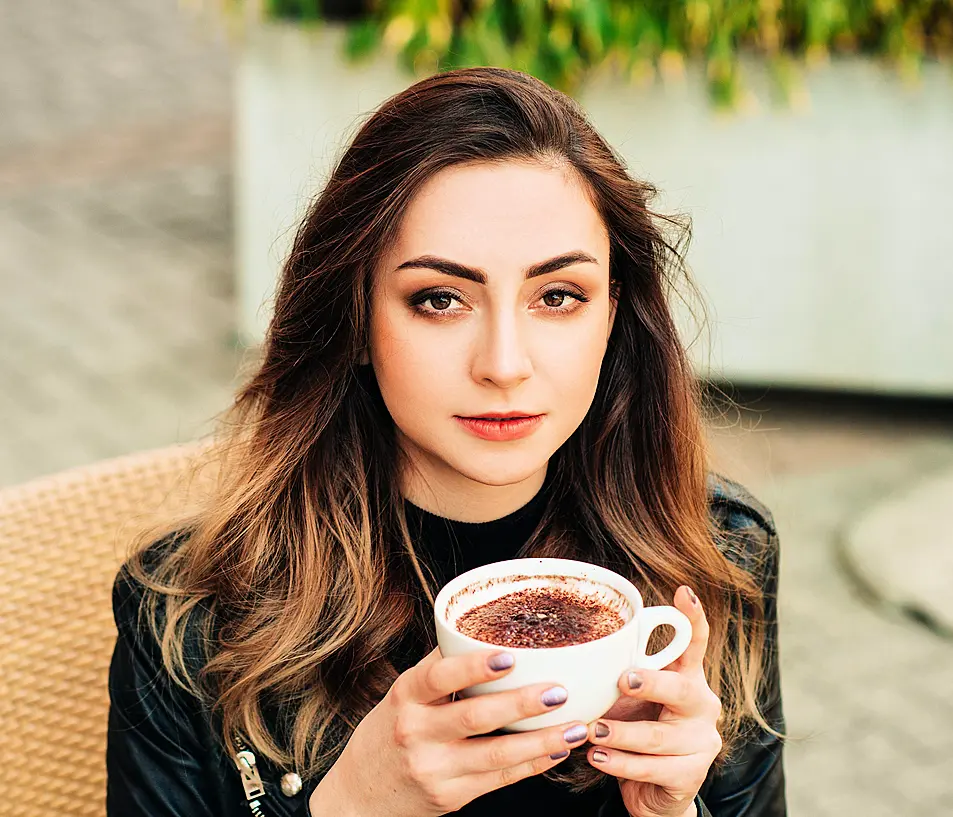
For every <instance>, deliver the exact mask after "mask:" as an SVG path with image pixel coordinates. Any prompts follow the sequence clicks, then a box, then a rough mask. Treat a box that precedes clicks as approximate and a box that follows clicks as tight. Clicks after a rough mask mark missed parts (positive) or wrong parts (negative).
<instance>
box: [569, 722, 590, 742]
mask: <svg viewBox="0 0 953 817" xmlns="http://www.w3.org/2000/svg"><path fill="white" fill-rule="evenodd" d="M588 734H589V730H588V729H587V728H586V727H585V726H583V725H582V724H581V723H577V724H576V725H575V726H570V727H569V728H568V729H567V730H566V731H565V732H563V740H564V741H566V743H579V741H581V740H583V739H584V738H585V737H586V736H587V735H588Z"/></svg>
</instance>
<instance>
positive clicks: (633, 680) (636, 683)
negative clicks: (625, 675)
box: [629, 672, 642, 689]
mask: <svg viewBox="0 0 953 817" xmlns="http://www.w3.org/2000/svg"><path fill="white" fill-rule="evenodd" d="M641 687H642V678H641V676H640V675H639V674H638V673H637V672H630V673H629V689H641Z"/></svg>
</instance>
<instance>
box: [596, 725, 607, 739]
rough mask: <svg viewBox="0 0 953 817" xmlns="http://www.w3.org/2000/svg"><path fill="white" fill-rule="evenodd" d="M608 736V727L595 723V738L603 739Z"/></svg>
mask: <svg viewBox="0 0 953 817" xmlns="http://www.w3.org/2000/svg"><path fill="white" fill-rule="evenodd" d="M608 735H609V727H608V726H606V725H605V724H604V723H603V722H602V721H599V722H598V723H596V737H597V738H604V737H608Z"/></svg>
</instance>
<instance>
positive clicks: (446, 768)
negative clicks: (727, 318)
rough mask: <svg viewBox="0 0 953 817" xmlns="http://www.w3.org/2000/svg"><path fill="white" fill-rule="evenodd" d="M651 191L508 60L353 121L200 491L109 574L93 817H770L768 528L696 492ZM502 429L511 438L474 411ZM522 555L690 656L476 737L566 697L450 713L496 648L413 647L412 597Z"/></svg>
mask: <svg viewBox="0 0 953 817" xmlns="http://www.w3.org/2000/svg"><path fill="white" fill-rule="evenodd" d="M652 194H653V191H652V189H651V188H650V187H649V186H647V185H645V184H643V183H640V182H636V181H633V180H632V179H631V178H630V177H629V176H628V175H627V174H626V172H625V170H624V168H623V166H622V164H621V162H620V161H619V159H618V158H617V157H616V156H615V155H614V154H613V152H612V151H611V150H610V148H609V147H608V146H607V145H606V144H605V142H604V141H603V140H602V139H601V138H600V137H599V136H598V135H597V134H596V133H595V131H594V130H593V129H592V127H591V126H590V125H589V124H588V123H587V122H586V120H585V118H584V116H583V114H582V113H581V112H580V110H579V108H578V107H577V106H576V105H575V104H574V103H573V102H572V101H571V100H570V99H569V98H567V97H566V96H565V95H563V94H560V93H558V92H556V91H554V90H553V89H551V88H550V87H548V86H547V85H545V84H544V83H542V82H539V81H538V80H536V79H533V78H532V77H529V76H527V75H525V74H521V73H518V72H514V71H506V70H500V69H494V68H477V69H471V70H460V71H452V72H447V73H443V74H438V75H436V76H433V77H430V78H429V79H425V80H423V81H421V82H418V83H417V84H416V85H414V86H413V87H411V88H409V89H408V90H406V91H405V92H403V93H401V94H399V95H397V96H396V97H394V98H392V99H391V100H389V101H387V102H386V103H385V104H384V105H383V106H382V107H381V108H380V109H379V110H378V111H377V112H376V113H375V115H374V116H372V117H371V118H370V119H369V120H368V121H367V122H366V123H365V124H364V125H363V127H362V128H361V130H360V132H359V133H358V134H357V136H356V137H355V139H354V141H353V143H352V144H351V145H350V146H349V147H348V149H347V151H346V152H345V154H344V156H343V158H342V159H341V160H340V163H339V164H338V166H337V168H336V170H335V172H334V173H333V175H332V177H331V179H330V181H329V183H328V184H327V186H326V188H325V189H324V191H323V192H322V193H321V195H320V196H319V197H318V198H317V199H316V200H315V202H314V203H313V205H312V206H311V208H310V211H309V212H308V214H307V216H306V217H305V219H304V221H303V223H302V224H301V226H300V228H299V230H298V233H297V236H296V239H295V242H294V246H293V249H292V251H291V254H290V256H289V258H288V260H287V263H286V264H285V267H284V270H283V273H282V277H281V280H280V284H279V287H278V292H277V296H276V304H275V314H274V319H273V320H272V323H271V326H270V329H269V331H268V336H267V339H266V342H265V346H264V350H263V352H264V354H263V359H262V361H261V364H260V367H259V368H258V370H257V372H256V373H255V374H254V376H253V377H252V378H251V379H250V382H249V383H248V384H247V385H246V386H245V387H244V388H243V389H242V390H241V392H240V393H239V395H238V397H237V399H236V402H235V406H234V409H233V415H232V417H231V422H230V423H229V424H228V425H227V426H226V427H225V428H224V430H223V432H222V435H221V436H220V438H219V444H218V445H217V446H216V449H215V450H216V452H217V454H219V455H220V458H221V468H220V475H221V476H220V480H219V483H218V485H217V487H216V491H215V494H214V496H213V497H212V499H211V501H210V502H209V503H208V505H207V506H206V507H205V508H204V509H203V510H202V512H201V513H198V514H196V515H194V516H193V517H192V518H190V519H187V520H183V521H182V523H181V524H180V525H178V526H177V528H176V530H175V531H173V532H172V533H171V534H170V535H168V536H166V537H164V538H161V539H159V540H158V541H156V542H155V543H154V544H151V545H149V544H147V545H146V546H144V547H142V548H140V549H139V551H138V553H137V554H135V555H134V556H133V557H132V558H131V559H130V560H129V561H128V562H127V564H126V565H125V566H124V568H123V570H121V571H120V574H119V576H118V577H117V581H116V583H115V587H114V611H115V616H116V622H117V626H118V629H119V638H118V640H117V644H116V650H115V654H114V657H113V662H112V666H111V672H110V692H111V710H110V721H109V747H108V753H107V761H108V770H109V786H108V810H109V813H110V815H113V817H119V816H120V815H122V817H135V816H136V815H146V814H148V815H152V817H156V815H170V817H171V815H177V817H186V816H187V817H196V816H197V815H226V817H228V816H229V815H239V814H246V813H248V811H249V810H250V811H251V812H252V813H254V814H257V815H267V816H268V817H276V815H291V814H294V815H314V817H320V815H325V814H328V815H352V814H353V815H395V816H396V815H408V816H409V815H414V817H417V815H438V814H443V813H446V812H450V811H454V810H457V809H459V810H460V812H461V813H463V814H468V815H480V814H484V815H489V814H493V815H510V814H523V813H534V814H535V813H541V814H542V813H546V814H560V813H567V812H568V811H569V809H573V813H576V814H583V815H585V814H590V815H603V816H604V817H609V816H610V815H620V816H622V815H632V816H633V817H682V815H695V814H708V813H711V814H714V815H719V816H720V815H747V817H754V816H755V815H757V816H758V817H769V816H770V817H777V815H783V814H785V804H784V802H785V801H784V775H783V770H782V762H781V742H780V735H781V733H782V731H783V726H784V723H783V716H782V710H781V700H780V688H779V681H778V665H777V655H776V649H775V644H776V641H775V633H776V612H775V611H776V606H775V592H776V583H777V565H778V561H777V559H778V554H777V538H776V534H775V530H774V527H773V523H772V521H771V517H770V514H769V513H768V512H767V511H766V510H765V509H764V508H762V507H761V506H760V505H758V504H757V503H756V502H755V501H754V500H753V499H752V498H751V497H750V496H748V495H747V494H746V493H745V492H744V491H743V489H741V488H740V487H739V486H737V485H734V484H732V483H729V482H727V481H724V480H719V479H716V478H714V477H712V476H710V475H709V474H708V473H707V469H706V455H705V446H704V442H703V433H702V426H701V423H700V419H699V397H698V394H697V391H696V387H695V385H694V381H693V378H692V373H691V370H690V367H689V364H688V363H687V361H686V357H685V354H684V352H683V349H682V348H681V346H680V344H679V340H678V337H677V335H676V330H675V326H674V325H673V320H672V316H671V313H670V310H669V307H668V305H667V302H666V293H667V290H668V287H669V284H670V283H671V277H672V275H673V274H674V273H676V272H677V271H678V270H679V269H680V265H679V257H678V254H677V252H676V250H675V248H674V247H673V246H672V245H671V244H670V243H667V242H666V240H665V237H664V235H663V233H662V231H661V229H660V226H659V224H658V219H657V218H655V217H654V216H652V215H651V214H650V212H649V211H648V210H647V208H646V203H647V201H648V200H649V199H650V198H651V195H652ZM502 415H518V416H523V417H530V416H531V417H536V418H537V419H535V420H534V421H532V422H530V421H526V420H523V421H519V420H499V419H497V420H493V419H489V420H487V419H483V420H474V419H473V418H499V417H500V416H502ZM525 555H539V556H541V555H546V556H562V557H568V558H576V559H583V560H586V561H590V562H593V563H596V564H601V565H604V566H607V567H609V568H611V569H614V570H616V571H619V572H621V573H624V574H625V575H627V576H629V577H630V578H631V579H632V580H633V581H634V582H636V584H637V585H638V586H639V587H640V589H641V590H642V592H643V595H644V596H645V598H646V601H647V603H648V604H662V603H670V600H672V599H674V603H675V605H676V606H678V607H679V609H681V610H682V611H683V612H684V613H685V614H686V615H687V616H688V617H689V618H690V620H691V621H692V625H693V632H694V637H693V641H692V644H691V646H690V647H689V649H688V651H687V652H686V653H685V655H684V656H683V657H682V658H680V659H679V660H678V661H677V662H675V663H674V664H672V665H671V666H669V667H668V668H666V669H665V670H661V671H656V672H649V671H634V670H633V672H627V673H625V674H624V675H623V677H622V678H620V679H619V685H620V699H619V702H618V703H617V704H616V705H615V706H614V707H613V708H612V709H611V710H610V711H609V712H608V713H606V715H605V717H603V718H601V719H600V720H599V721H597V722H594V723H591V724H581V723H571V722H569V723H565V724H562V725H561V726H559V727H556V728H551V729H543V730H539V731H536V732H530V733H523V734H501V733H500V732H499V729H500V728H501V727H502V726H504V725H506V724H507V723H510V722H512V721H514V720H517V719H518V718H520V717H525V716H528V715H532V714H538V713H541V712H544V711H549V710H551V709H552V708H553V707H554V706H555V707H558V706H560V705H561V704H562V702H564V701H565V697H566V693H565V690H563V689H562V688H560V687H559V686H558V683H557V682H558V679H554V683H553V684H547V685H543V686H535V687H525V688H523V689H521V690H517V691H514V692H507V693H500V694H497V695H489V696H484V697H481V698H476V699H466V700H461V699H457V698H456V697H455V696H454V693H455V692H456V691H458V690H460V689H462V688H464V687H466V686H468V685H470V684H473V683H475V682H478V681H482V680H487V679H491V678H494V677H498V676H500V675H504V674H506V673H507V672H509V671H510V670H511V667H512V666H513V657H512V656H511V655H510V654H508V653H506V651H505V650H493V649H488V650H487V651H486V652H485V653H480V654H478V655H474V656H468V657H457V658H442V657H441V656H440V654H439V652H438V651H436V650H435V649H434V644H435V642H434V635H433V622H432V608H431V605H432V602H433V598H434V596H435V591H436V590H437V589H438V588H439V587H440V586H441V585H442V584H443V583H444V582H446V581H448V580H449V579H450V578H452V577H453V576H454V575H457V574H459V573H460V572H461V571H463V570H467V569H469V568H471V567H474V566H476V565H479V564H485V563H488V562H492V561H497V560H500V559H506V558H512V557H516V556H525ZM139 612H142V614H143V615H142V616H141V617H140V616H139V615H138V613H139Z"/></svg>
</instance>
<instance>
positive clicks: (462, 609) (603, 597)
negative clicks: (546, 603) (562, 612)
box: [444, 574, 633, 629]
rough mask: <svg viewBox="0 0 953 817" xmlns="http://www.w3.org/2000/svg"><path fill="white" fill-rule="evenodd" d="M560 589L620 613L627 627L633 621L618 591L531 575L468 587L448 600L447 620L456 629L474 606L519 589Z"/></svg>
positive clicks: (597, 584)
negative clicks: (460, 620)
mask: <svg viewBox="0 0 953 817" xmlns="http://www.w3.org/2000/svg"><path fill="white" fill-rule="evenodd" d="M546 589H559V590H565V591H568V592H570V593H575V594H577V595H579V596H581V597H583V598H586V599H594V600H595V601H598V602H599V603H600V604H602V605H604V606H605V607H606V608H607V609H609V610H611V611H613V612H614V613H616V614H618V615H619V616H620V617H621V618H622V620H623V621H624V622H625V623H626V624H628V623H629V622H630V621H631V620H632V613H633V611H632V606H631V605H630V604H629V601H628V599H626V598H625V596H623V595H622V594H621V593H620V592H619V591H618V590H616V589H615V588H612V587H609V585H607V584H603V583H602V582H597V581H592V580H591V579H585V578H582V577H580V576H542V575H538V576H531V575H525V574H519V575H515V574H514V575H510V576H494V577H492V578H488V579H480V580H479V581H476V582H473V583H472V584H468V585H467V586H466V587H464V588H462V589H460V590H458V591H457V592H456V593H454V594H453V595H452V596H451V597H450V598H449V599H448V600H447V607H446V611H445V613H444V619H445V620H446V622H447V623H448V624H449V625H450V626H451V627H453V628H454V629H456V628H457V621H459V619H460V617H461V616H463V615H465V614H466V613H468V612H470V610H472V609H474V608H475V607H480V606H481V605H484V604H489V603H490V602H491V601H496V600H497V599H498V598H502V597H503V596H508V595H509V594H510V593H516V592H518V591H520V590H546Z"/></svg>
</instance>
